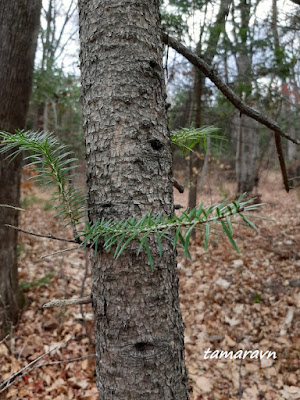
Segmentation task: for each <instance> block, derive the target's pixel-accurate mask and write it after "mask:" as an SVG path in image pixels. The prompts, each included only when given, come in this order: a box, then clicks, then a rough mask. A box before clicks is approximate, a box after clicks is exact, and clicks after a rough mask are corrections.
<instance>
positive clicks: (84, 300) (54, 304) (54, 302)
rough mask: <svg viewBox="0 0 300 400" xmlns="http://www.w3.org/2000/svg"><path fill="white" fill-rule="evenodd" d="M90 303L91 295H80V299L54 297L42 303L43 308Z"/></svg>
mask: <svg viewBox="0 0 300 400" xmlns="http://www.w3.org/2000/svg"><path fill="white" fill-rule="evenodd" d="M90 303H92V298H91V296H86V297H82V298H80V299H61V300H57V299H56V300H52V301H49V303H45V304H43V308H49V307H65V306H76V305H79V304H90Z"/></svg>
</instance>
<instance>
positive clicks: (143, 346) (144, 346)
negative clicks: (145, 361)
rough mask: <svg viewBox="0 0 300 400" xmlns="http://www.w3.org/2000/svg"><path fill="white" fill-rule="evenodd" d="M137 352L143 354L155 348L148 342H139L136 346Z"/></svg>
mask: <svg viewBox="0 0 300 400" xmlns="http://www.w3.org/2000/svg"><path fill="white" fill-rule="evenodd" d="M134 347H135V348H136V350H137V351H140V352H143V351H147V350H150V349H152V348H153V344H151V343H146V342H139V343H136V344H135V345H134Z"/></svg>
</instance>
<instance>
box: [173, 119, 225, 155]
mask: <svg viewBox="0 0 300 400" xmlns="http://www.w3.org/2000/svg"><path fill="white" fill-rule="evenodd" d="M219 130H220V129H219V128H216V127H215V126H202V127H201V128H182V129H180V130H178V131H174V132H172V133H171V143H172V144H174V145H176V146H178V147H180V148H181V149H182V152H183V154H187V153H189V152H190V151H193V148H194V147H195V146H196V145H197V144H198V143H201V144H202V146H203V148H204V151H206V139H207V137H208V136H209V137H210V138H211V139H222V140H224V137H223V136H220V135H216V133H217V132H219Z"/></svg>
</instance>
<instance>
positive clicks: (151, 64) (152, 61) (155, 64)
mask: <svg viewBox="0 0 300 400" xmlns="http://www.w3.org/2000/svg"><path fill="white" fill-rule="evenodd" d="M149 64H150V67H151V68H159V64H158V63H157V62H156V61H154V60H150V63H149Z"/></svg>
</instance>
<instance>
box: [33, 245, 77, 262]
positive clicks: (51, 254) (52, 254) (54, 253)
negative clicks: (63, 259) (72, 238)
mask: <svg viewBox="0 0 300 400" xmlns="http://www.w3.org/2000/svg"><path fill="white" fill-rule="evenodd" d="M80 248H81V247H80V246H75V247H70V248H68V249H63V250H58V251H54V252H53V253H48V254H44V255H43V256H41V257H40V259H41V260H42V259H43V258H47V257H51V256H54V255H56V254H61V253H66V252H67V251H72V250H78V249H80Z"/></svg>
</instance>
